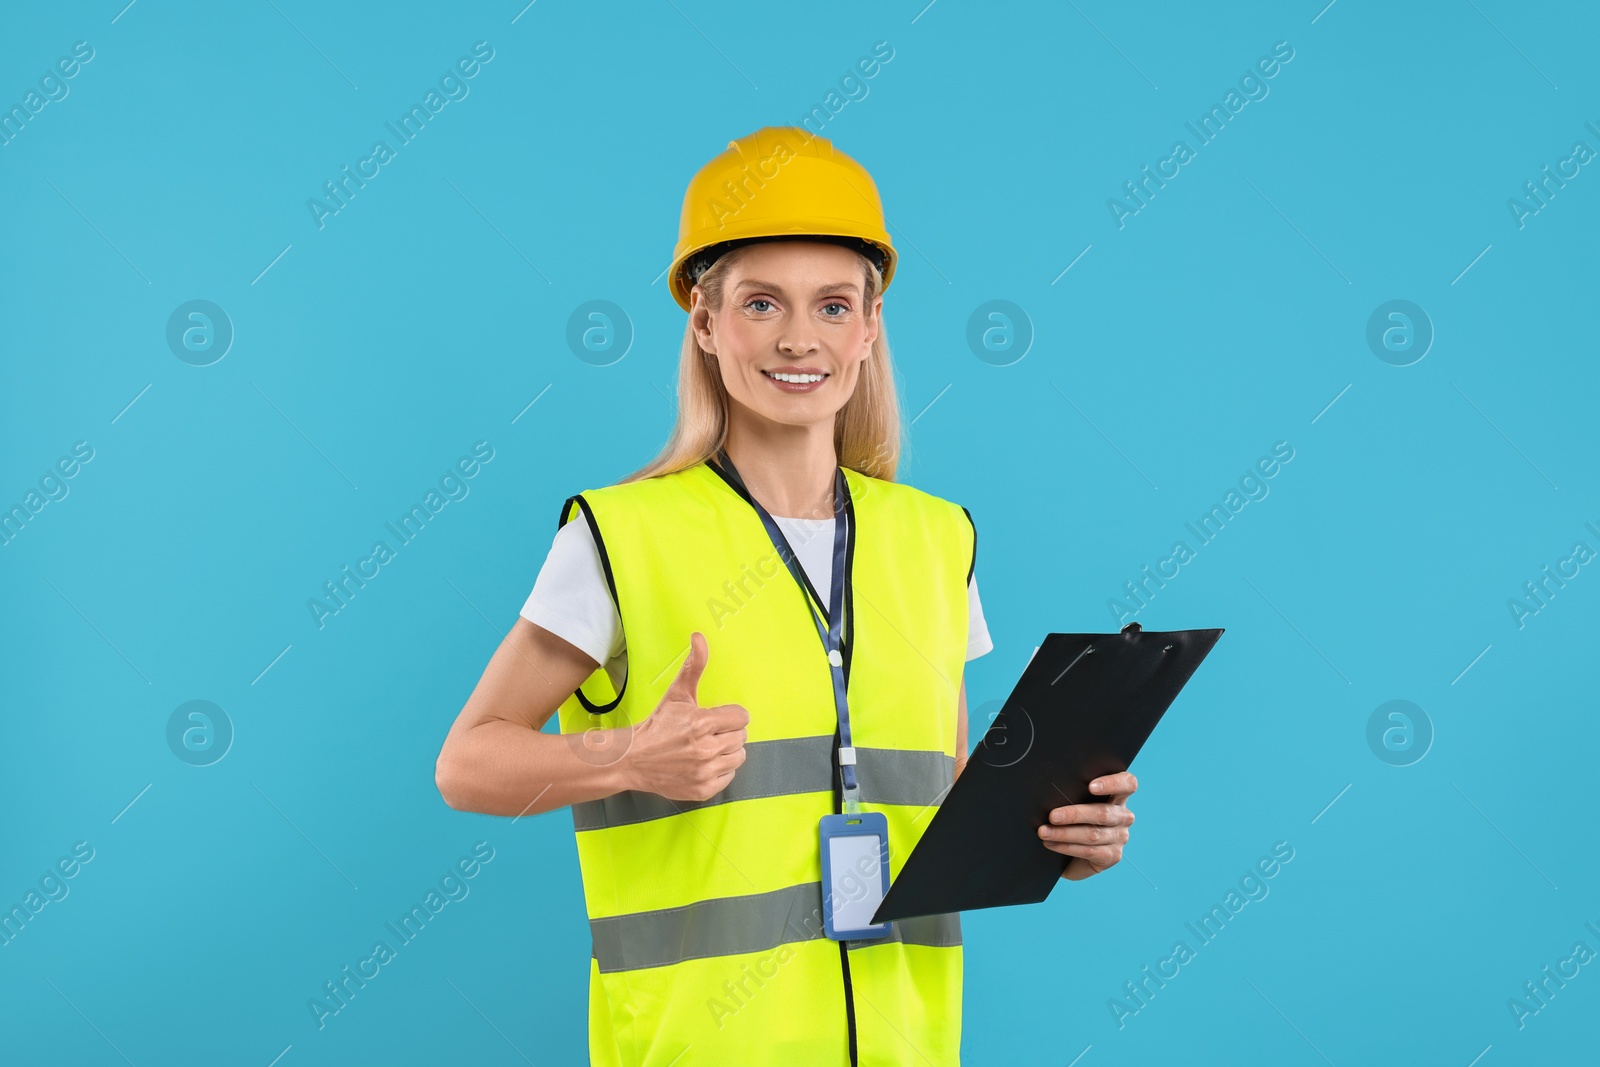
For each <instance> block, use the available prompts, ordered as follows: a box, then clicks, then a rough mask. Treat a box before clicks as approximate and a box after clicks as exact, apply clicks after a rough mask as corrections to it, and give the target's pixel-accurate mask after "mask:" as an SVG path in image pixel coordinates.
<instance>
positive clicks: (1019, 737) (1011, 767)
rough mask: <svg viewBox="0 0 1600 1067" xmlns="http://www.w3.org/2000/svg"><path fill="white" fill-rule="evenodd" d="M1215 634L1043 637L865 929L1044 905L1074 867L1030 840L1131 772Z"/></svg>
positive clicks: (1131, 628) (1125, 632) (1127, 629)
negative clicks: (1104, 778)
mask: <svg viewBox="0 0 1600 1067" xmlns="http://www.w3.org/2000/svg"><path fill="white" fill-rule="evenodd" d="M1222 633H1223V631H1222V630H1221V629H1215V630H1174V631H1171V632H1167V633H1157V632H1145V631H1144V630H1142V629H1140V627H1139V624H1138V623H1136V622H1130V623H1129V624H1128V625H1126V626H1124V627H1123V628H1122V631H1121V632H1120V633H1114V634H1046V635H1045V639H1044V643H1043V644H1041V645H1040V646H1039V648H1038V650H1037V651H1035V652H1034V654H1033V658H1032V659H1030V660H1029V661H1028V665H1027V667H1026V668H1024V670H1023V672H1022V677H1021V678H1020V679H1018V681H1017V684H1016V687H1015V688H1014V689H1012V691H1011V695H1010V696H1009V697H1007V698H1006V702H1005V705H1004V706H1003V707H1002V708H1001V709H1000V713H999V714H998V715H997V716H996V717H995V720H994V722H993V723H992V724H991V725H990V726H989V729H988V730H987V731H986V732H985V733H984V736H983V741H982V742H981V743H980V744H979V745H978V747H977V748H976V749H975V750H973V752H972V755H971V756H970V757H969V759H968V760H967V765H966V767H965V768H964V769H963V770H962V772H961V777H960V778H958V779H957V780H956V783H955V785H954V786H953V787H952V788H951V790H950V792H949V794H948V795H947V796H946V797H945V799H944V802H943V803H942V804H941V805H940V806H939V810H938V811H936V812H935V813H934V815H933V818H932V820H931V821H930V822H929V823H928V828H927V830H925V831H924V832H923V834H922V837H921V839H920V840H919V841H918V842H917V847H916V848H915V849H913V850H912V852H911V855H910V856H908V857H907V858H906V862H905V864H904V866H902V867H901V868H900V873H899V875H898V876H897V877H896V878H895V880H894V883H893V884H892V885H891V886H890V887H889V892H888V893H887V894H885V895H884V898H883V902H882V903H881V904H879V905H878V910H877V912H876V913H875V914H874V915H873V917H872V921H873V922H874V923H880V922H888V921H893V920H899V919H909V918H912V917H913V916H918V915H938V914H944V913H947V912H958V911H972V910H976V909H978V908H998V907H1005V906H1007V905H1012V904H1036V903H1038V902H1039V901H1041V900H1044V899H1045V898H1046V897H1048V896H1049V895H1050V891H1051V890H1052V889H1054V888H1055V887H1056V885H1057V883H1058V882H1060V880H1061V872H1062V871H1063V870H1065V869H1066V865H1067V863H1068V862H1069V861H1070V859H1071V857H1069V856H1063V855H1061V854H1060V853H1058V852H1052V851H1051V850H1050V849H1048V848H1046V847H1045V845H1044V842H1043V841H1041V840H1040V839H1039V827H1040V826H1042V825H1044V823H1045V822H1046V821H1048V819H1049V813H1050V810H1051V809H1052V808H1058V807H1061V806H1062V805H1064V804H1082V803H1085V802H1089V801H1102V802H1103V801H1106V800H1108V799H1109V798H1107V797H1101V796H1095V795H1094V794H1091V793H1090V792H1089V782H1090V780H1091V779H1094V778H1098V777H1099V776H1101V775H1103V774H1115V773H1116V772H1118V771H1125V770H1127V769H1128V767H1129V765H1131V764H1132V763H1133V758H1134V757H1135V756H1137V755H1138V754H1139V749H1140V748H1142V747H1143V746H1144V743H1145V740H1146V739H1147V738H1148V737H1149V736H1150V733H1151V731H1153V730H1154V729H1155V727H1156V723H1158V722H1160V721H1161V716H1162V715H1163V714H1164V713H1165V712H1166V710H1167V708H1168V707H1169V706H1171V704H1172V701H1173V700H1174V698H1176V697H1177V695H1178V692H1179V690H1181V689H1182V688H1183V687H1184V684H1185V683H1187V682H1188V681H1189V678H1190V676H1191V675H1193V674H1194V672H1195V668H1197V667H1199V666H1200V661H1201V660H1203V659H1205V657H1206V654H1207V653H1209V652H1210V651H1211V648H1212V646H1214V645H1215V644H1216V643H1217V639H1218V638H1220V637H1221V636H1222Z"/></svg>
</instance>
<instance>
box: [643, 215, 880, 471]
mask: <svg viewBox="0 0 1600 1067" xmlns="http://www.w3.org/2000/svg"><path fill="white" fill-rule="evenodd" d="M745 247H748V246H741V247H740V248H735V249H733V250H732V251H731V252H728V253H727V254H725V255H723V256H720V257H718V259H717V260H716V262H714V263H712V264H711V266H710V267H709V268H708V269H707V270H706V272H705V273H704V274H702V275H701V276H700V280H699V284H700V287H701V288H702V289H704V290H705V297H706V303H707V305H708V306H710V307H711V308H713V309H714V310H717V311H720V310H722V300H723V295H724V290H725V287H726V283H727V275H728V271H729V270H730V269H731V267H732V264H733V262H734V261H735V259H736V258H737V257H738V255H739V253H740V252H742V251H743V250H744V248H745ZM858 258H859V259H860V260H861V264H862V274H863V276H864V287H863V295H864V300H863V305H864V306H863V310H864V311H865V312H866V313H868V314H870V313H871V308H872V302H873V300H874V299H875V298H876V297H877V295H878V293H879V292H881V291H882V289H883V274H882V273H881V272H880V271H879V270H878V268H877V267H875V266H873V265H872V261H871V260H869V259H867V257H866V256H858ZM728 404H729V400H728V391H727V389H726V388H725V387H724V386H723V384H722V374H721V372H720V371H719V370H718V367H717V361H716V357H715V356H713V355H711V354H710V353H709V352H707V351H705V350H704V349H702V348H701V347H700V342H699V340H698V339H697V338H696V337H695V333H694V323H693V320H692V319H691V321H690V323H689V324H688V325H687V326H685V327H684V331H683V351H682V354H681V356H680V357H679V359H678V417H677V421H676V422H675V423H674V425H673V427H672V434H671V436H669V437H668V438H667V443H666V444H665V445H664V446H663V447H662V449H661V452H660V454H659V455H657V456H656V458H655V459H653V460H651V461H650V462H649V463H647V464H646V465H645V466H643V467H641V468H640V469H639V470H637V471H634V472H633V473H632V474H630V475H628V476H627V477H626V478H623V479H622V482H633V481H639V480H641V479H644V478H653V477H656V476H658V475H662V474H673V473H676V472H677V471H681V470H686V469H688V468H689V467H693V466H694V465H695V464H697V463H700V462H703V461H704V460H706V459H709V458H710V457H712V456H714V455H716V452H717V449H719V448H721V447H722V446H723V444H725V443H726V442H727V439H728ZM900 436H901V426H900V403H899V398H898V396H897V395H896V392H895V383H894V365H893V364H892V363H891V362H890V361H889V336H888V332H887V330H886V328H885V326H884V323H883V316H882V314H881V313H880V314H879V316H878V336H877V337H876V338H875V339H874V340H873V342H872V352H871V354H869V355H868V356H867V358H866V359H865V360H864V361H863V362H862V364H861V372H860V374H859V376H858V377H857V378H856V388H855V392H853V393H852V394H851V395H850V399H849V400H847V401H846V402H845V405H844V407H843V408H841V409H840V410H839V413H838V415H837V416H835V419H834V425H833V448H834V452H835V453H836V454H837V456H838V457H839V465H840V466H841V467H849V468H850V469H851V470H854V471H859V472H860V473H862V474H866V475H869V476H870V477H873V478H882V479H884V480H885V481H893V480H894V473H895V468H896V467H897V466H898V465H899V462H900V445H901V441H900ZM618 484H622V483H621V482H619V483H618Z"/></svg>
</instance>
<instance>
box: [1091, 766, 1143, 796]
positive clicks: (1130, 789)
mask: <svg viewBox="0 0 1600 1067" xmlns="http://www.w3.org/2000/svg"><path fill="white" fill-rule="evenodd" d="M1138 788H1139V780H1138V779H1137V778H1135V777H1134V776H1133V772H1132V771H1119V772H1118V773H1116V774H1103V775H1101V776H1100V777H1099V778H1096V779H1094V780H1092V781H1091V782H1090V783H1089V792H1091V793H1094V794H1096V795H1097V796H1105V795H1111V796H1129V795H1131V794H1132V793H1134V792H1135V791H1136V790H1137V789H1138Z"/></svg>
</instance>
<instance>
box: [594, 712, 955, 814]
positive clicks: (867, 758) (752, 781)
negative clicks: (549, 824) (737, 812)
mask: <svg viewBox="0 0 1600 1067" xmlns="http://www.w3.org/2000/svg"><path fill="white" fill-rule="evenodd" d="M744 754H745V760H744V763H742V764H740V766H739V769H738V770H737V771H735V772H734V775H733V781H731V782H729V783H728V786H727V788H725V789H724V790H723V791H722V792H720V793H718V794H717V795H716V796H714V797H712V798H711V799H710V800H668V799H667V798H666V797H663V796H660V795H659V794H656V793H650V792H645V791H642V790H634V789H630V790H627V791H626V792H622V793H616V794H614V795H612V796H609V797H606V798H605V799H603V800H586V801H583V802H581V803H578V804H574V805H572V825H573V828H574V829H575V830H577V831H579V832H580V833H581V832H583V831H585V830H603V829H606V828H607V827H612V826H628V825H631V824H633V823H640V822H649V821H650V820H652V819H664V818H667V817H668V816H671V815H678V814H680V813H682V812H686V811H694V810H696V809H699V808H707V807H711V806H713V805H716V804H729V803H732V802H734V801H736V800H753V799H755V798H757V797H776V796H789V795H792V794H795V793H828V792H832V791H833V737H832V735H828V736H825V737H790V738H783V739H781V740H777V741H752V742H750V743H749V744H747V745H745V746H744ZM955 767H956V761H955V759H954V758H953V757H951V756H947V755H945V754H944V753H943V752H934V751H928V750H915V749H898V748H857V749H856V775H857V777H858V779H859V781H860V783H861V799H862V800H864V801H867V802H870V803H874V804H907V805H909V804H918V805H922V804H935V803H938V802H939V801H940V800H942V799H943V798H944V794H945V791H946V790H948V789H949V788H950V785H951V783H952V782H954V781H955Z"/></svg>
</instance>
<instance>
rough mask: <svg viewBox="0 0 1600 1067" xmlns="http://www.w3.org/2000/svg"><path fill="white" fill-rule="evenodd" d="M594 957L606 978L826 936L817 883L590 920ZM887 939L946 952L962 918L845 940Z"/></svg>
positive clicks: (907, 924) (906, 924)
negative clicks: (940, 949)
mask: <svg viewBox="0 0 1600 1067" xmlns="http://www.w3.org/2000/svg"><path fill="white" fill-rule="evenodd" d="M589 931H590V933H591V934H592V935H593V937H594V958H595V959H596V960H597V961H598V962H599V965H600V970H601V972H603V973H610V972H613V971H631V970H638V969H640V968H644V967H665V966H667V965H669V964H673V963H682V962H683V961H684V960H695V959H704V958H706V957H711V956H732V955H738V954H742V953H750V952H767V951H770V950H772V949H775V948H777V947H778V946H779V945H783V944H788V943H791V942H795V941H813V940H817V939H819V938H823V937H826V936H827V934H826V933H825V932H824V931H823V927H822V889H821V886H820V885H818V884H817V883H816V882H810V883H807V884H805V885H794V886H789V887H787V888H785V889H775V890H773V891H772V892H770V893H752V894H749V895H747V896H739V897H717V898H715V899H712V900H701V901H697V902H695V903H693V904H688V905H685V906H683V907H679V908H663V909H661V910H660V911H643V912H636V913H634V914H631V915H614V916H610V917H607V918H604V919H590V920H589ZM888 941H899V942H901V943H903V944H907V945H930V946H933V947H936V948H948V947H951V946H955V945H959V944H961V916H960V914H959V913H956V912H952V913H950V914H948V915H925V916H921V917H918V918H915V919H906V920H903V921H901V922H897V923H894V924H893V925H892V928H891V930H890V933H889V936H888V937H885V938H875V939H871V940H863V941H851V942H849V944H850V947H851V949H852V950H859V949H864V948H868V947H870V946H872V945H878V944H882V943H884V942H888Z"/></svg>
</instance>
